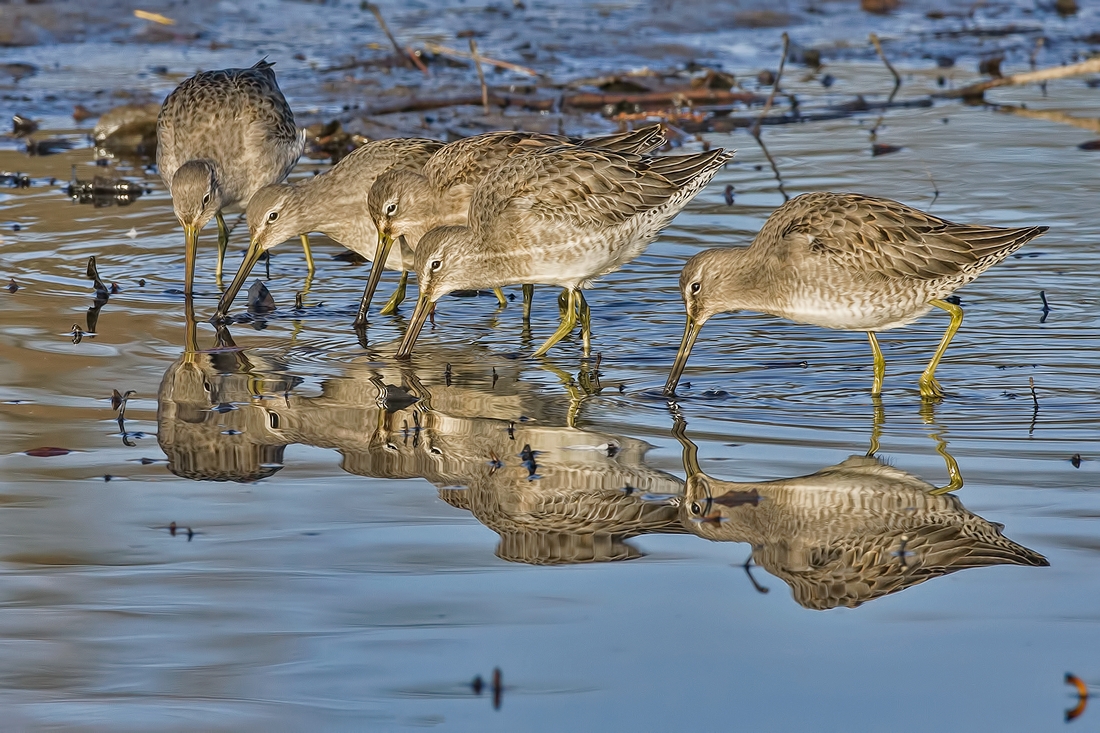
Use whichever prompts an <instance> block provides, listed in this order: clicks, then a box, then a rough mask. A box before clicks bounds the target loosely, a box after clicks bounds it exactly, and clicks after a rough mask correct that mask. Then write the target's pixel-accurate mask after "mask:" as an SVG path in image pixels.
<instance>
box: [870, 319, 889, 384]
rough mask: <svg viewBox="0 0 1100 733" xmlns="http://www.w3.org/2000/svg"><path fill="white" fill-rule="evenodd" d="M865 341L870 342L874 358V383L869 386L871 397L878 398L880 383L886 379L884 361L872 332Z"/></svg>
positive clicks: (876, 338)
mask: <svg viewBox="0 0 1100 733" xmlns="http://www.w3.org/2000/svg"><path fill="white" fill-rule="evenodd" d="M867 339H868V340H869V341H870V342H871V353H872V354H874V356H875V383H874V384H873V385H871V396H872V397H878V396H879V395H880V394H882V381H883V380H884V379H885V378H886V359H885V358H884V357H883V355H882V349H881V348H879V345H878V337H877V336H875V332H874V331H868V332H867Z"/></svg>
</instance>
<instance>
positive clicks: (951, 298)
mask: <svg viewBox="0 0 1100 733" xmlns="http://www.w3.org/2000/svg"><path fill="white" fill-rule="evenodd" d="M944 300H946V301H947V302H948V303H950V304H951V305H962V304H963V301H962V298H960V297H959V296H957V295H948V296H947V297H946V298H944Z"/></svg>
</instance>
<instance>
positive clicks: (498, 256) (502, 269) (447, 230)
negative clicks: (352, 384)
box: [398, 147, 732, 357]
mask: <svg viewBox="0 0 1100 733" xmlns="http://www.w3.org/2000/svg"><path fill="white" fill-rule="evenodd" d="M730 157H732V153H729V152H726V151H724V150H721V149H717V150H712V151H709V152H705V153H696V154H693V155H678V156H667V157H656V158H650V157H645V156H640V155H620V154H616V153H611V152H606V151H602V150H593V149H588V148H581V147H556V148H547V149H545V150H538V151H532V152H527V153H519V154H515V155H513V156H512V157H511V158H509V159H508V161H507V162H506V163H505V164H504V165H502V166H500V167H499V168H497V169H496V170H495V171H494V172H493V175H492V176H491V177H489V178H487V179H485V181H484V182H483V183H482V184H481V185H479V186H478V188H477V191H476V192H475V193H474V196H473V199H472V200H471V201H470V216H469V219H470V221H469V226H465V227H463V226H448V227H439V228H436V229H434V230H432V231H431V232H429V233H428V234H426V235H425V236H424V237H423V238H422V239H421V241H420V243H419V245H418V248H417V252H416V274H417V281H418V282H419V284H420V302H419V303H418V304H417V310H416V312H415V313H414V314H413V317H412V320H411V322H410V324H409V329H408V331H407V332H406V334H405V339H404V340H403V341H402V344H401V348H400V349H399V351H398V356H399V357H404V356H408V354H409V353H410V352H411V350H412V347H413V344H414V343H415V342H416V337H417V334H418V333H419V330H420V327H421V326H422V325H423V322H424V319H425V318H426V317H427V313H428V310H429V309H430V307H431V304H432V303H434V302H435V301H437V300H438V299H439V298H441V297H442V296H444V295H446V294H447V293H449V292H452V291H455V290H465V289H474V288H489V287H501V286H504V285H509V284H514V283H542V284H546V285H557V286H560V287H562V288H564V289H566V291H567V293H566V296H567V305H566V310H565V314H564V316H563V320H562V325H561V327H559V329H558V330H557V331H556V332H555V334H554V335H553V336H551V337H550V339H549V340H548V341H547V342H546V343H545V344H543V346H542V347H541V348H540V349H539V350H538V351H537V352H536V355H541V354H544V353H546V351H547V350H548V349H549V348H550V347H551V346H553V345H554V344H555V343H557V342H558V341H560V340H561V339H562V338H564V337H565V336H566V335H567V334H568V333H569V332H570V331H571V330H572V328H573V326H574V325H576V323H577V320H578V318H579V319H580V320H581V322H582V325H584V326H586V325H587V320H588V314H587V305H586V304H585V303H584V298H583V296H581V295H580V291H581V289H582V288H587V287H590V286H591V285H592V283H593V281H594V280H595V279H596V278H599V277H600V276H602V275H606V274H607V273H610V272H613V271H615V270H617V269H618V268H620V267H622V266H623V265H624V264H626V263H627V262H630V261H631V260H633V259H634V258H635V257H637V256H638V255H639V254H641V253H642V252H643V251H644V250H645V248H646V247H647V246H648V245H649V243H650V242H652V241H653V240H654V239H655V238H656V237H657V234H658V233H659V232H660V231H661V229H662V228H663V227H664V226H666V225H667V224H668V223H669V222H670V221H671V220H672V219H673V217H675V216H676V214H678V213H679V212H680V210H681V209H682V208H683V207H684V206H685V205H686V204H687V203H688V201H690V200H691V199H692V198H693V197H694V196H695V195H696V194H697V193H698V192H699V191H701V190H702V189H703V187H704V186H706V184H707V183H709V182H710V180H711V179H712V178H713V177H714V175H715V174H716V173H717V172H718V170H719V169H720V168H721V167H722V166H723V165H725V163H726V161H728V160H729V159H730ZM585 347H586V351H587V348H588V329H587V327H586V328H585Z"/></svg>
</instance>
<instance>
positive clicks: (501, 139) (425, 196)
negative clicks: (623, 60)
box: [356, 124, 665, 323]
mask: <svg viewBox="0 0 1100 733" xmlns="http://www.w3.org/2000/svg"><path fill="white" fill-rule="evenodd" d="M664 143H665V135H664V131H663V128H662V126H661V125H660V124H657V125H649V126H647V127H643V128H639V129H637V130H633V131H629V132H621V133H615V134H613V135H606V136H602V137H594V138H587V139H582V138H569V137H565V136H562V135H548V134H545V133H536V132H513V131H508V130H501V131H495V132H487V133H483V134H481V135H475V136H473V137H468V138H464V139H462V140H456V141H455V142H453V143H450V144H448V145H446V146H445V147H443V148H442V149H441V150H439V151H438V152H437V153H436V154H435V155H433V156H432V157H431V159H430V160H429V161H428V162H427V163H425V165H424V167H423V169H422V170H420V171H414V170H407V169H406V170H396V169H395V170H391V171H388V172H386V173H385V174H383V175H381V176H379V177H378V179H377V180H376V181H375V182H374V185H373V186H372V187H371V191H370V196H369V201H368V206H369V208H370V215H371V217H372V219H373V220H374V223H375V226H376V228H377V230H378V244H377V252H376V253H375V257H374V260H373V261H374V262H383V261H385V258H386V257H387V256H388V252H389V250H390V248H391V247H392V246H393V244H394V242H397V241H399V240H400V238H401V237H404V238H405V246H408V247H410V248H412V249H413V250H415V249H416V248H417V247H418V246H419V242H420V238H421V237H423V236H424V234H425V233H426V232H428V231H429V230H431V229H433V228H435V227H437V226H447V225H465V224H467V222H468V216H469V211H470V200H471V197H472V196H473V193H474V191H475V189H476V188H477V186H478V184H479V183H480V182H481V181H482V180H483V179H485V178H486V177H488V176H489V175H490V174H491V173H492V172H493V171H494V170H495V169H496V168H497V167H499V166H500V165H501V164H503V163H504V162H505V161H507V160H508V159H509V158H510V157H511V156H513V155H517V154H520V153H524V152H530V151H535V150H539V149H544V148H550V147H557V146H561V145H575V146H578V147H584V148H596V149H601V150H607V151H610V152H614V153H647V152H650V151H652V150H655V149H657V148H658V147H660V146H661V145H663V144H664ZM381 277H382V270H381V268H375V267H372V268H371V274H370V278H369V279H368V281H367V287H366V290H365V291H364V293H363V302H362V303H361V304H360V308H359V319H357V320H356V323H365V322H366V312H367V308H368V307H369V305H370V301H371V299H372V298H373V297H374V291H375V289H376V288H377V286H378V282H379V280H380V279H381ZM405 280H406V274H405V273H402V287H399V292H400V293H401V296H402V297H403V296H404V288H403V285H404V282H405ZM532 293H533V290H532V288H531V287H530V286H529V285H527V284H524V289H523V295H524V317H525V318H526V317H528V316H529V315H530V308H531V297H532ZM496 295H497V299H498V300H499V301H500V304H501V305H504V304H505V302H506V301H505V300H504V295H503V293H501V292H500V290H499V288H498V289H497V293H496ZM398 302H400V301H398ZM390 305H393V306H394V307H396V304H395V303H393V302H392V301H391V303H390V304H387V308H386V309H383V312H386V310H388V309H389V307H390Z"/></svg>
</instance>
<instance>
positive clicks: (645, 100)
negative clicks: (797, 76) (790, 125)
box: [564, 89, 762, 109]
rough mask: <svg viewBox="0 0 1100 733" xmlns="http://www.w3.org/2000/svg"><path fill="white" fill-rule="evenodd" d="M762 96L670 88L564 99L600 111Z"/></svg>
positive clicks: (567, 103) (753, 101) (749, 100)
mask: <svg viewBox="0 0 1100 733" xmlns="http://www.w3.org/2000/svg"><path fill="white" fill-rule="evenodd" d="M761 99H762V97H761V96H760V95H758V94H753V93H752V92H732V91H723V90H720V89H673V90H668V91H663V92H633V93H621V94H620V93H609V94H602V93H598V92H577V93H576V94H567V95H566V96H565V100H564V101H565V106H568V107H575V108H578V109H599V108H600V107H603V106H605V105H608V104H610V105H613V106H616V107H617V106H620V105H627V106H636V107H667V106H669V105H678V106H683V105H687V104H691V105H700V104H705V105H728V104H734V103H735V102H743V103H745V104H757V103H759V102H760V101H761Z"/></svg>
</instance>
